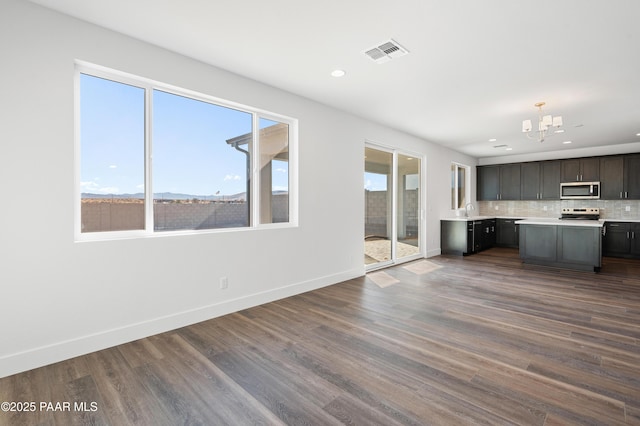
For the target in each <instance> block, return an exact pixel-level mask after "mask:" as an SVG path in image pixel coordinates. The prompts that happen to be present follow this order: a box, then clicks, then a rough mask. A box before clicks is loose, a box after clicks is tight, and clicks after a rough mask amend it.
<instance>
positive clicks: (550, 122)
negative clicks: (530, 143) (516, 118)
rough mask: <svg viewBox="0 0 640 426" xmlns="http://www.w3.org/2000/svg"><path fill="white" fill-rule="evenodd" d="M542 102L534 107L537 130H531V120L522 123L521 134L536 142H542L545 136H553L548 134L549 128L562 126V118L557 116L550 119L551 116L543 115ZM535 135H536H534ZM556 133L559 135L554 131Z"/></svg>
mask: <svg viewBox="0 0 640 426" xmlns="http://www.w3.org/2000/svg"><path fill="white" fill-rule="evenodd" d="M544 105H545V103H544V102H538V103H537V104H535V106H536V107H537V108H538V129H537V130H533V127H532V125H531V120H523V121H522V132H523V133H526V134H527V137H528V138H529V139H534V140H537V141H538V142H544V139H545V138H546V137H547V136H553V135H550V134H549V127H555V128H558V127H560V126H562V116H560V115H558V116H555V117H552V116H551V115H543V113H542V107H543V106H544ZM536 133H537V135H536ZM556 133H559V132H558V131H557V130H556Z"/></svg>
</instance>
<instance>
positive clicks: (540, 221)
mask: <svg viewBox="0 0 640 426" xmlns="http://www.w3.org/2000/svg"><path fill="white" fill-rule="evenodd" d="M604 222H605V220H604V219H599V220H589V219H584V220H581V219H571V220H568V219H565V220H562V219H555V218H536V219H523V220H518V221H516V225H549V226H584V227H592V228H602V227H603V226H604Z"/></svg>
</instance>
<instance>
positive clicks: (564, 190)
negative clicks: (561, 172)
mask: <svg viewBox="0 0 640 426" xmlns="http://www.w3.org/2000/svg"><path fill="white" fill-rule="evenodd" d="M560 198H561V199H563V200H571V199H574V200H576V199H577V200H593V199H597V198H600V182H563V183H561V184H560Z"/></svg>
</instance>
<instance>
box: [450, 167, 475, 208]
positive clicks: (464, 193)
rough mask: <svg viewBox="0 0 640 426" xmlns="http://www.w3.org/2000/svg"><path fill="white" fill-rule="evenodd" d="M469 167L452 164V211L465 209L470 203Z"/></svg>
mask: <svg viewBox="0 0 640 426" xmlns="http://www.w3.org/2000/svg"><path fill="white" fill-rule="evenodd" d="M469 178H470V173H469V166H465V165H463V164H458V163H451V210H457V209H463V208H464V206H465V205H466V204H467V203H468V202H469V200H470V195H469V186H470V185H469Z"/></svg>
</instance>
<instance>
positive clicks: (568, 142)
mask: <svg viewBox="0 0 640 426" xmlns="http://www.w3.org/2000/svg"><path fill="white" fill-rule="evenodd" d="M562 143H563V144H565V145H568V144H570V143H571V141H564V142H562Z"/></svg>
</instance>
